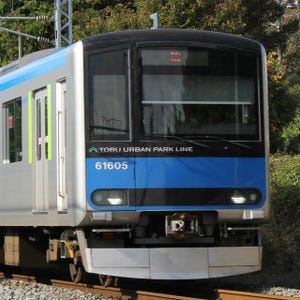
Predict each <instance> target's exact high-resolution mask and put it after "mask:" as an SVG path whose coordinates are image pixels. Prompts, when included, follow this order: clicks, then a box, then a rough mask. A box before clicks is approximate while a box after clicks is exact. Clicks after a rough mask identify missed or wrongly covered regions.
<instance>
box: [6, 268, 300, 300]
mask: <svg viewBox="0 0 300 300" xmlns="http://www.w3.org/2000/svg"><path fill="white" fill-rule="evenodd" d="M202 285H204V286H205V287H213V288H221V289H231V290H240V291H249V292H255V293H264V294H272V295H278V296H287V297H295V298H300V272H298V271H297V272H291V273H286V272H270V271H269V272H258V273H253V274H246V275H240V276H234V277H228V278H220V279H214V280H207V279H206V280H204V281H202V280H201V281H195V282H194V283H193V288H196V290H199V289H201V286H202ZM0 299H1V300H19V299H22V300H80V299H85V300H112V299H113V298H108V297H104V296H101V295H95V294H93V293H90V292H84V291H80V290H75V289H66V288H59V287H54V286H51V285H47V284H41V283H34V282H25V281H20V280H15V279H0Z"/></svg>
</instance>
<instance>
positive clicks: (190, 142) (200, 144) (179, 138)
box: [161, 135, 211, 149]
mask: <svg viewBox="0 0 300 300" xmlns="http://www.w3.org/2000/svg"><path fill="white" fill-rule="evenodd" d="M161 137H162V138H165V139H173V140H178V141H181V142H185V143H189V144H191V145H196V146H200V147H202V148H207V149H210V148H211V147H210V146H207V145H205V144H202V143H198V142H195V141H193V140H190V139H186V138H183V137H179V136H177V135H162V136H161Z"/></svg>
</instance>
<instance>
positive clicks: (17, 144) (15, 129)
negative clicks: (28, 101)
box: [2, 98, 22, 163]
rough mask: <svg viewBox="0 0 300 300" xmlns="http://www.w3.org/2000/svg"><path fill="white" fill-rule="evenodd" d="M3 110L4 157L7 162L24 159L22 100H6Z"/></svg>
mask: <svg viewBox="0 0 300 300" xmlns="http://www.w3.org/2000/svg"><path fill="white" fill-rule="evenodd" d="M2 111H3V121H4V124H3V147H4V149H3V159H4V162H5V163H14V162H18V161H21V160H22V100H21V98H16V99H14V100H11V101H8V102H5V103H4V104H3V106H2Z"/></svg>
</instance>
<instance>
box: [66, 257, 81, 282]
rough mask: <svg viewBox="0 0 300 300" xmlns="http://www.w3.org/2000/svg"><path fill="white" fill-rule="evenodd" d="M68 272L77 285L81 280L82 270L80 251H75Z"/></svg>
mask: <svg viewBox="0 0 300 300" xmlns="http://www.w3.org/2000/svg"><path fill="white" fill-rule="evenodd" d="M69 271H70V276H71V279H72V281H73V282H75V283H78V282H80V281H81V280H82V277H83V274H84V268H83V265H82V261H81V254H80V251H76V253H75V257H74V259H73V263H70V264H69Z"/></svg>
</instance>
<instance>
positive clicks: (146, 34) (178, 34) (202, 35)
mask: <svg viewBox="0 0 300 300" xmlns="http://www.w3.org/2000/svg"><path fill="white" fill-rule="evenodd" d="M82 42H83V45H84V47H85V49H87V50H88V49H96V48H101V47H113V46H117V45H121V44H128V43H141V44H142V43H149V42H150V43H163V42H171V43H172V42H173V43H176V42H186V43H202V44H206V45H207V44H211V45H220V46H226V47H233V48H239V49H247V50H250V51H251V50H252V51H256V52H257V51H260V50H261V47H262V45H261V44H260V43H259V42H257V41H255V40H252V39H249V38H244V37H241V36H238V35H233V34H228V33H220V32H211V31H204V30H194V29H166V28H158V29H137V30H125V31H116V32H108V33H101V34H97V35H93V36H90V37H87V38H84V39H82ZM61 49H62V48H60V49H57V48H50V49H45V50H41V51H37V52H34V53H31V54H28V55H26V56H24V57H22V58H20V59H18V60H16V61H14V62H12V63H10V64H8V65H5V66H3V67H0V76H2V75H4V74H7V73H9V72H11V71H13V70H16V69H18V68H20V67H22V66H25V65H27V64H29V63H31V62H34V61H36V60H38V59H40V58H43V57H45V56H47V55H49V54H52V53H53V52H56V51H59V50H61Z"/></svg>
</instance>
